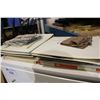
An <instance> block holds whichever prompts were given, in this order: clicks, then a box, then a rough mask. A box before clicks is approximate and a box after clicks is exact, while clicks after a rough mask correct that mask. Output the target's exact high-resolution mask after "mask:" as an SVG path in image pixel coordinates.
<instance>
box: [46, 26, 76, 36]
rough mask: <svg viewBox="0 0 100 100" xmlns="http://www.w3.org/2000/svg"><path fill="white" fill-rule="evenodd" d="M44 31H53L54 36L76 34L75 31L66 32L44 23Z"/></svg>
mask: <svg viewBox="0 0 100 100" xmlns="http://www.w3.org/2000/svg"><path fill="white" fill-rule="evenodd" d="M45 31H46V32H48V33H53V34H54V35H55V36H78V34H77V33H72V32H67V31H64V30H63V29H60V28H59V27H56V26H54V25H48V24H45Z"/></svg>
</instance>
